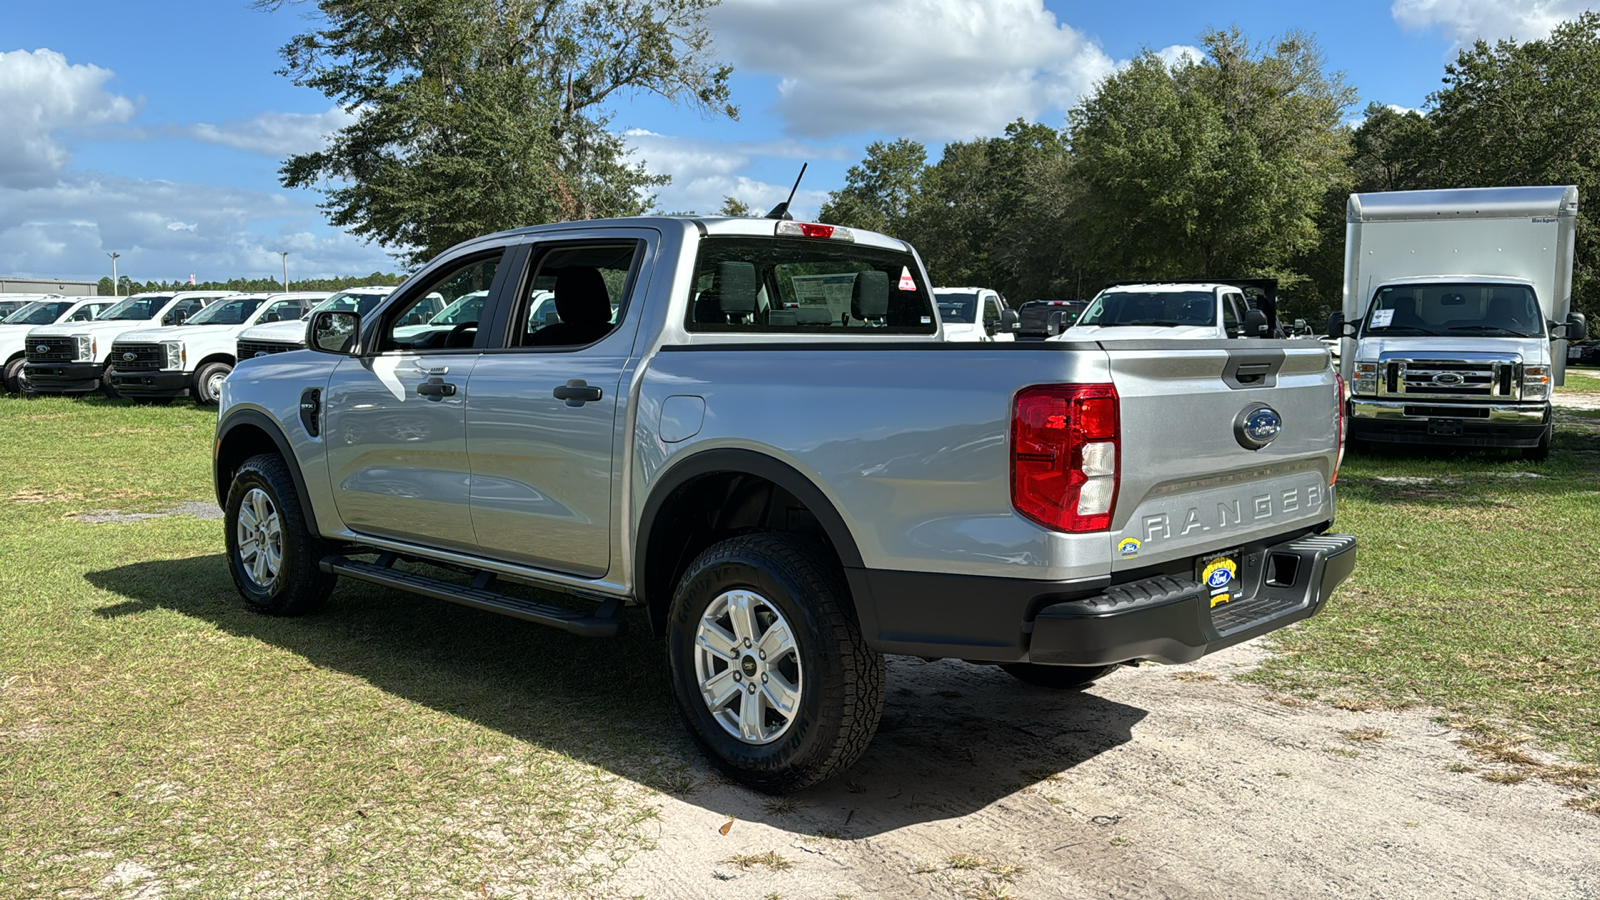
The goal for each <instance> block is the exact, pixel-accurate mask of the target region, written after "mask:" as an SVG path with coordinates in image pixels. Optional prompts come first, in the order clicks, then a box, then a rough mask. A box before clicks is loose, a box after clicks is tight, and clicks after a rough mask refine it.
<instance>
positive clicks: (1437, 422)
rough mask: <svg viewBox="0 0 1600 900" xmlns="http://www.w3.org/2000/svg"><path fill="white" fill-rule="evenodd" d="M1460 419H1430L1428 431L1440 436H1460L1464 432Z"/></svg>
mask: <svg viewBox="0 0 1600 900" xmlns="http://www.w3.org/2000/svg"><path fill="white" fill-rule="evenodd" d="M1462 430H1463V429H1462V422H1461V420H1460V419H1429V420H1428V433H1429V434H1431V435H1437V436H1439V437H1460V436H1461V433H1462Z"/></svg>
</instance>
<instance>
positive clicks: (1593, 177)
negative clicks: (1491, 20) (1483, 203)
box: [1417, 11, 1600, 316]
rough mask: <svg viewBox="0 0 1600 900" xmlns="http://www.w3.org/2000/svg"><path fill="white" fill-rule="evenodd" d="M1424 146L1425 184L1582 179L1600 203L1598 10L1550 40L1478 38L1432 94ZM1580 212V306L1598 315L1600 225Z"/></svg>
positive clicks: (1582, 194)
mask: <svg viewBox="0 0 1600 900" xmlns="http://www.w3.org/2000/svg"><path fill="white" fill-rule="evenodd" d="M1428 100H1429V104H1430V109H1429V112H1428V124H1429V126H1430V127H1431V130H1432V140H1431V141H1429V143H1428V147H1427V149H1426V151H1425V152H1426V153H1427V154H1428V155H1429V156H1430V157H1431V158H1432V159H1434V160H1436V161H1437V162H1436V166H1435V167H1434V168H1433V169H1432V171H1425V172H1424V173H1423V177H1422V179H1421V183H1420V184H1418V185H1417V186H1418V187H1495V186H1503V185H1560V184H1575V185H1577V186H1578V192H1579V198H1580V200H1581V201H1583V203H1587V204H1591V205H1592V204H1595V203H1600V12H1593V11H1590V12H1585V13H1583V14H1581V15H1580V16H1578V18H1577V19H1575V20H1573V21H1570V22H1567V23H1565V24H1562V25H1560V26H1557V27H1556V28H1555V29H1554V30H1553V31H1552V32H1551V34H1550V37H1549V38H1547V39H1545V40H1537V41H1527V42H1525V43H1520V44H1519V43H1517V42H1515V41H1500V42H1498V43H1496V44H1494V45H1492V46H1491V45H1490V44H1488V43H1486V42H1484V41H1478V42H1477V43H1475V44H1473V45H1472V46H1471V47H1468V48H1466V49H1464V50H1462V51H1461V53H1460V55H1459V56H1458V57H1457V58H1456V61H1455V62H1454V63H1451V64H1450V65H1448V66H1446V67H1445V78H1444V87H1443V88H1441V89H1440V90H1439V91H1438V92H1437V93H1435V94H1433V95H1432V96H1431V97H1429V98H1428ZM1590 208H1592V206H1591V207H1586V206H1584V205H1582V204H1580V206H1579V214H1578V239H1577V243H1578V246H1577V261H1576V265H1575V267H1574V268H1575V271H1574V277H1573V300H1574V306H1575V307H1577V308H1580V309H1582V310H1584V311H1585V312H1586V313H1588V314H1589V315H1591V316H1594V315H1596V314H1600V275H1597V273H1600V230H1597V227H1596V225H1597V221H1596V218H1595V216H1594V215H1593V214H1592V213H1591V212H1589V211H1587V210H1588V209H1590Z"/></svg>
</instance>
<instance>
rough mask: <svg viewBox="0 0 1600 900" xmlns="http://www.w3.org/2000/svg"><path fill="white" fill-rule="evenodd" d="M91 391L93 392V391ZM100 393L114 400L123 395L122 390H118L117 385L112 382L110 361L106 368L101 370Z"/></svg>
mask: <svg viewBox="0 0 1600 900" xmlns="http://www.w3.org/2000/svg"><path fill="white" fill-rule="evenodd" d="M90 393H93V391H91V392H90ZM100 393H102V394H104V395H105V396H107V397H110V398H111V399H113V400H115V399H117V398H118V397H121V396H122V392H121V391H118V390H117V386H116V385H114V384H112V383H111V364H110V363H106V367H105V369H104V370H102V371H101V372H100Z"/></svg>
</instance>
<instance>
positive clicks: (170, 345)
mask: <svg viewBox="0 0 1600 900" xmlns="http://www.w3.org/2000/svg"><path fill="white" fill-rule="evenodd" d="M161 346H162V348H163V349H165V350H166V351H167V364H166V365H164V366H162V367H161V368H163V369H173V370H175V371H178V372H182V371H183V364H184V362H185V360H184V352H183V341H162V342H161Z"/></svg>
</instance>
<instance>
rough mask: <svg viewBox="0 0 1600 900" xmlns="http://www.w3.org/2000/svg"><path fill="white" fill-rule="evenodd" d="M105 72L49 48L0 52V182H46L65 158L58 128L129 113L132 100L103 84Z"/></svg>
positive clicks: (96, 122) (120, 117)
mask: <svg viewBox="0 0 1600 900" xmlns="http://www.w3.org/2000/svg"><path fill="white" fill-rule="evenodd" d="M111 77H112V73H111V71H110V70H109V69H102V68H100V67H99V66H91V65H81V64H80V65H69V64H68V63H67V58H66V57H65V56H63V55H61V54H60V53H57V52H56V51H54V50H33V51H28V50H13V51H10V52H5V53H0V185H7V186H14V187H28V186H35V185H42V184H49V183H51V182H52V181H54V180H55V177H56V174H57V173H58V172H60V171H61V170H62V169H64V168H66V166H67V164H68V163H69V162H70V160H71V157H70V154H69V153H68V152H67V148H66V147H64V146H63V145H62V144H61V142H60V140H59V133H60V132H62V131H70V130H73V129H78V128H84V127H88V126H92V125H101V124H105V123H111V122H126V121H127V120H128V119H130V118H132V116H133V114H134V111H135V104H134V103H133V101H131V100H129V99H128V98H126V97H122V96H118V95H116V94H113V93H111V92H109V91H107V90H106V89H105V83H106V82H107V81H108V80H110V79H111Z"/></svg>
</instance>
